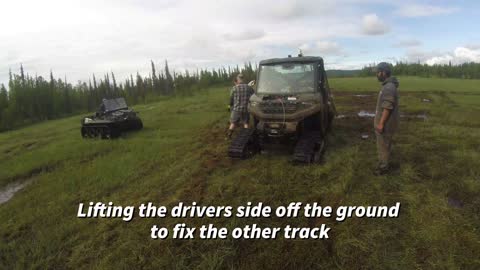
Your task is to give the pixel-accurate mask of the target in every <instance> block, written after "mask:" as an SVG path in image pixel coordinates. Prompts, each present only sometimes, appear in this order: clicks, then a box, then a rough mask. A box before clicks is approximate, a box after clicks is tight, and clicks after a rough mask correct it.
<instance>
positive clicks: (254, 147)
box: [228, 128, 260, 159]
mask: <svg viewBox="0 0 480 270" xmlns="http://www.w3.org/2000/svg"><path fill="white" fill-rule="evenodd" d="M259 150H260V149H259V145H258V140H257V139H256V134H255V130H254V129H248V128H244V129H241V130H240V131H239V132H238V133H237V135H236V136H235V138H234V139H233V140H232V142H231V144H230V147H229V148H228V156H229V157H231V158H235V159H247V158H250V157H251V156H253V155H254V154H255V153H256V152H258V151H259Z"/></svg>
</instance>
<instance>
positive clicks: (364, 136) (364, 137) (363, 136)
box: [362, 134, 370, 140]
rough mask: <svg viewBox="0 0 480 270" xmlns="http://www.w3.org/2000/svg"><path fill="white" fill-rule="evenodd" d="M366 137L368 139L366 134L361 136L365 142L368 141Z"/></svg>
mask: <svg viewBox="0 0 480 270" xmlns="http://www.w3.org/2000/svg"><path fill="white" fill-rule="evenodd" d="M368 137H370V136H368V134H362V139H364V140H366V139H368Z"/></svg>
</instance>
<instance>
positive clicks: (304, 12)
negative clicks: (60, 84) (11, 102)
mask: <svg viewBox="0 0 480 270" xmlns="http://www.w3.org/2000/svg"><path fill="white" fill-rule="evenodd" d="M1 3H2V5H1V7H2V9H1V13H0V83H6V82H7V80H8V70H9V69H12V71H13V72H18V69H19V66H20V63H23V66H24V68H25V70H26V71H27V72H28V73H30V74H32V75H34V74H38V75H41V76H48V74H49V71H50V70H53V73H54V75H55V77H62V78H63V77H64V76H66V77H67V79H68V80H69V81H70V82H76V81H77V80H88V78H89V77H90V76H91V74H92V73H95V74H97V75H99V76H101V75H102V74H104V73H106V72H110V71H113V72H115V74H116V75H117V77H118V79H123V78H124V77H125V76H126V75H128V74H130V73H136V72H137V71H138V72H140V73H141V74H148V72H149V71H150V60H153V61H154V62H155V63H157V64H158V65H162V63H163V61H164V60H165V59H168V61H169V64H170V66H171V67H172V68H173V69H175V70H176V71H182V70H185V69H190V70H193V69H196V68H209V67H218V66H221V65H235V64H242V63H243V62H245V61H252V62H258V61H259V60H261V59H264V58H270V57H283V56H286V55H288V54H296V53H298V49H299V48H301V49H302V50H303V52H304V53H305V54H307V55H320V56H323V57H324V58H325V61H326V64H327V68H330V69H333V68H338V69H352V68H360V67H362V66H363V65H366V64H369V63H372V62H379V61H390V62H395V61H398V60H408V61H420V62H425V63H428V64H435V63H448V62H449V61H452V62H453V63H462V62H467V61H468V62H469V61H475V62H480V31H479V25H480V19H479V18H480V1H475V0H471V1H465V0H463V1H462V0H460V1H443V0H439V1H421V0H403V1H384V0H336V1H327V0H296V1H294V0H286V1H282V0H262V1H254V0H243V1H242V0H240V1H239V0H235V1H230V0H201V1H196V0H175V1H174V0H172V1H170V0H163V1H161V0H159V1H154V0H138V1H135V0H104V1H99V0H97V1H93V0H42V1H38V0H24V1H14V0H1Z"/></svg>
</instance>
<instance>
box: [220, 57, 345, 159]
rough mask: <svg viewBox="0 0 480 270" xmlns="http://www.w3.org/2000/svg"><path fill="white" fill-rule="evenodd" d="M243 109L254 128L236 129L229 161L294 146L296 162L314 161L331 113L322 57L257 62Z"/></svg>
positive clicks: (329, 123) (322, 142)
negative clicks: (270, 146) (252, 86)
mask: <svg viewBox="0 0 480 270" xmlns="http://www.w3.org/2000/svg"><path fill="white" fill-rule="evenodd" d="M248 110H249V113H250V114H251V115H252V116H253V121H254V128H251V129H242V130H240V131H239V133H238V134H237V136H236V137H235V138H234V139H233V140H232V142H231V145H230V147H229V149H228V154H229V156H230V157H232V158H240V159H246V158H249V157H251V156H252V155H254V154H256V153H258V152H260V150H262V149H264V148H265V146H266V145H267V144H269V143H274V144H289V143H291V142H293V143H294V144H295V146H294V149H293V160H294V161H295V162H298V163H306V164H310V163H316V162H319V161H320V159H321V157H322V154H323V152H324V149H325V138H326V134H327V132H328V130H329V127H330V125H331V124H332V121H333V118H334V117H335V115H336V109H335V104H334V103H333V100H332V96H331V94H330V88H329V85H328V80H327V74H326V72H325V68H324V65H323V59H322V58H321V57H311V56H302V55H299V56H298V57H291V56H289V57H288V58H275V59H268V60H263V61H261V62H260V65H259V69H258V73H257V80H256V90H255V94H254V95H253V96H252V97H251V98H250V102H249V105H248Z"/></svg>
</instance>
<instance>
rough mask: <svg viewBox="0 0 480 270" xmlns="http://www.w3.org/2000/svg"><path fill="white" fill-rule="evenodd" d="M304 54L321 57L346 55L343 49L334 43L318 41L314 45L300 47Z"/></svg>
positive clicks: (306, 44)
mask: <svg viewBox="0 0 480 270" xmlns="http://www.w3.org/2000/svg"><path fill="white" fill-rule="evenodd" d="M300 49H301V50H302V52H303V53H304V54H312V55H314V54H320V55H341V54H344V50H343V48H342V47H341V46H340V45H339V44H338V43H337V42H334V41H317V42H314V43H305V44H302V45H301V46H300Z"/></svg>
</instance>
